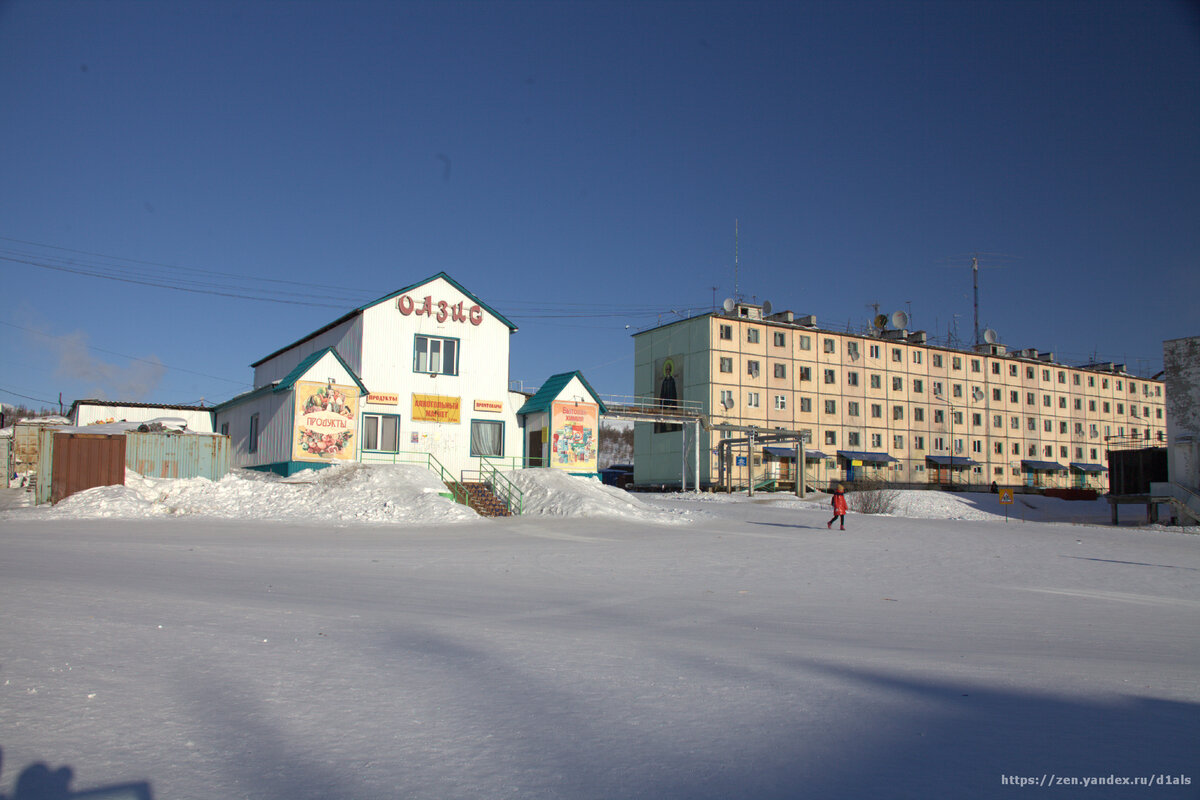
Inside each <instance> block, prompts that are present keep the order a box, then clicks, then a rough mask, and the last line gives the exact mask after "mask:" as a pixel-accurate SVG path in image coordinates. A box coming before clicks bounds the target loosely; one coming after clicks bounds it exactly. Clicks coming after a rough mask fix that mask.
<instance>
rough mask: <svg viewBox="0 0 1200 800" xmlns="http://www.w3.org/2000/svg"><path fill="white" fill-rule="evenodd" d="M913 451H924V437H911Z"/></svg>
mask: <svg viewBox="0 0 1200 800" xmlns="http://www.w3.org/2000/svg"><path fill="white" fill-rule="evenodd" d="M913 449H914V450H924V449H925V437H924V436H914V437H913Z"/></svg>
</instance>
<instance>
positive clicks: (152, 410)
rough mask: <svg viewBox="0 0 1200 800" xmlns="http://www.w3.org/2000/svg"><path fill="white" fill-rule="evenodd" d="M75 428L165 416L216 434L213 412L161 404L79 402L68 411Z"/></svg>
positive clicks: (198, 429) (140, 420)
mask: <svg viewBox="0 0 1200 800" xmlns="http://www.w3.org/2000/svg"><path fill="white" fill-rule="evenodd" d="M67 417H68V418H69V419H70V420H71V424H72V425H75V426H80V427H82V426H84V425H100V424H104V423H109V422H149V421H151V420H155V419H160V418H163V417H172V418H175V419H179V420H182V421H183V423H184V427H185V428H186V429H187V430H189V431H191V432H192V433H213V432H214V431H213V410H212V409H211V408H204V407H203V406H170V405H159V404H157V403H124V402H117V401H110V400H76V401H75V402H74V403H72V404H71V410H70V411H69V412H67Z"/></svg>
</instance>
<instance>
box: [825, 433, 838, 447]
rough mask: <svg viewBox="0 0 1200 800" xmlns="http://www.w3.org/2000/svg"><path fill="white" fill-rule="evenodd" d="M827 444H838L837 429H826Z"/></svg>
mask: <svg viewBox="0 0 1200 800" xmlns="http://www.w3.org/2000/svg"><path fill="white" fill-rule="evenodd" d="M825 444H837V431H825Z"/></svg>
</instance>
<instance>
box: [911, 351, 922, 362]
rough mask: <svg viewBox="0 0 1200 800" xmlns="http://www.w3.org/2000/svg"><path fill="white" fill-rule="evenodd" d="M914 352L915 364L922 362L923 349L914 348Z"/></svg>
mask: <svg viewBox="0 0 1200 800" xmlns="http://www.w3.org/2000/svg"><path fill="white" fill-rule="evenodd" d="M912 354H913V363H914V364H920V363H921V351H920V350H913V351H912Z"/></svg>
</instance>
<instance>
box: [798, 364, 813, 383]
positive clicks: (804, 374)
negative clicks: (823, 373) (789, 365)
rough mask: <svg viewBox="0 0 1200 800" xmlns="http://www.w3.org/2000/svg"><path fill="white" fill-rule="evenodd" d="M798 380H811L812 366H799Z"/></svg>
mask: <svg viewBox="0 0 1200 800" xmlns="http://www.w3.org/2000/svg"><path fill="white" fill-rule="evenodd" d="M800 380H802V381H811V380H812V367H800Z"/></svg>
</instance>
